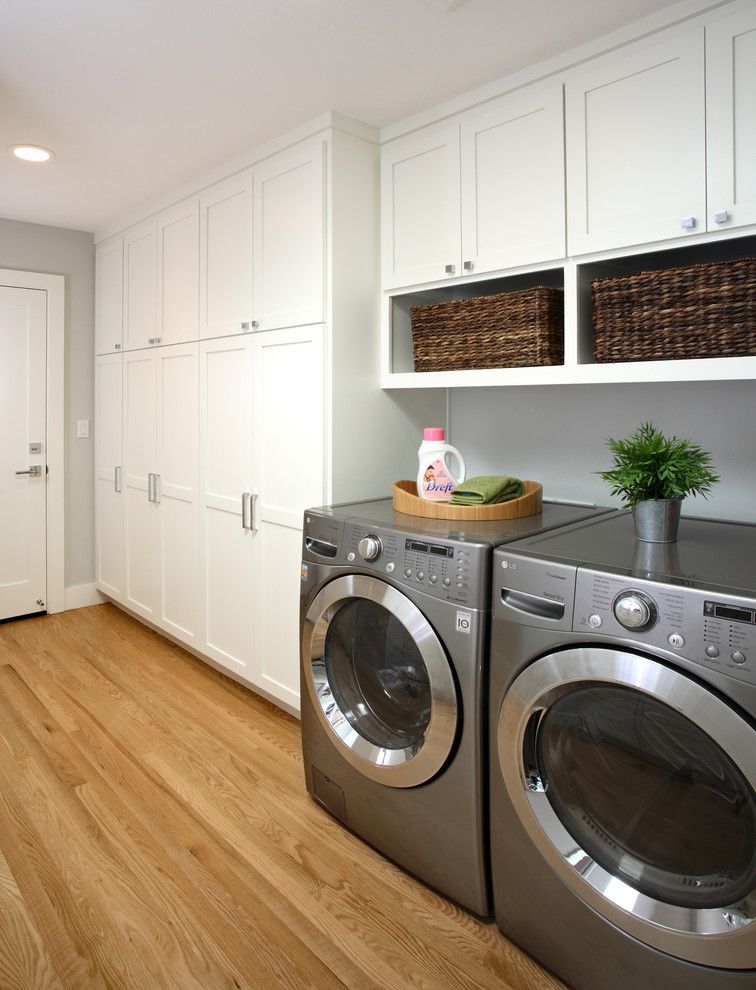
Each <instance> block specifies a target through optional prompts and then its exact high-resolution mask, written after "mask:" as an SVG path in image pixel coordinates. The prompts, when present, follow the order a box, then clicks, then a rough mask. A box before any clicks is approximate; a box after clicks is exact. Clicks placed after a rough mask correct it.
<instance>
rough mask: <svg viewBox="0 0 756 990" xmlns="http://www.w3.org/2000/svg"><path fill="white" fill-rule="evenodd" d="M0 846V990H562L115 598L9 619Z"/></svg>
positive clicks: (269, 726)
mask: <svg viewBox="0 0 756 990" xmlns="http://www.w3.org/2000/svg"><path fill="white" fill-rule="evenodd" d="M0 852H2V858H0V911H2V914H3V918H5V916H6V914H7V916H8V917H9V918H11V917H12V918H13V919H14V920H13V923H12V925H10V926H9V927H8V928H7V930H6V934H5V937H4V938H3V936H2V935H0V986H2V988H3V990H5V986H6V982H7V984H8V987H9V988H13V990H16V988H17V987H18V990H22V988H23V990H25V988H26V987H27V986H35V987H36V985H35V984H34V982H33V980H34V979H37V982H38V984H39V987H40V990H43V988H44V990H46V988H47V986H48V985H49V987H50V988H51V990H53V988H54V990H58V988H63V990H69V988H74V987H75V988H76V990H80V988H81V990H89V988H94V987H98V988H99V987H106V986H107V987H108V988H111V987H113V988H123V990H127V988H128V990H131V988H135V990H136V988H138V990H151V988H152V987H155V988H165V990H191V988H194V987H197V988H199V987H202V990H216V988H218V990H220V988H224V990H225V988H228V990H241V988H243V990H247V988H250V990H252V988H254V990H268V988H270V990H273V988H278V987H281V988H287V990H306V988H314V990H321V988H322V990H342V988H348V990H445V988H449V990H451V988H454V990H473V988H474V990H493V988H496V990H507V988H509V990H558V988H559V987H560V984H559V983H558V982H557V981H556V980H554V979H553V978H552V977H550V976H549V975H548V974H547V973H545V972H544V971H543V970H542V969H541V968H540V967H538V966H537V964H536V963H534V962H533V961H532V960H530V959H528V958H527V957H526V956H525V955H524V954H523V953H521V952H520V951H519V950H518V949H517V948H516V947H515V946H513V945H511V944H510V943H509V942H507V940H506V939H504V938H503V937H502V936H501V934H500V933H499V932H498V931H497V930H496V928H495V926H494V925H493V924H492V923H490V922H483V921H481V920H480V919H478V918H475V917H473V916H471V915H469V914H467V913H466V912H465V911H464V910H462V909H461V908H460V907H458V906H457V905H454V904H451V903H450V902H448V901H446V900H445V899H444V898H443V897H441V896H440V895H439V894H437V893H435V892H434V891H431V890H429V889H428V888H426V887H424V886H423V885H422V884H420V883H419V882H418V881H416V880H414V879H413V878H412V877H410V876H409V875H408V874H406V873H404V872H403V871H401V870H399V869H398V868H397V867H395V866H394V865H393V864H391V863H390V862H388V861H387V860H386V859H384V858H383V857H381V856H380V855H379V854H378V853H376V852H375V851H373V850H371V849H369V848H368V847H366V846H365V845H364V844H363V843H361V842H360V841H359V839H357V838H356V837H355V836H353V835H351V834H350V833H348V832H347V831H345V830H344V829H343V828H342V827H341V826H340V825H339V824H338V823H337V822H336V821H335V820H334V819H332V818H331V817H330V816H328V815H327V814H326V813H325V812H324V811H323V810H322V809H321V808H319V806H317V805H316V804H315V803H314V802H312V801H311V800H310V799H309V797H308V795H307V793H306V791H305V788H304V781H303V773H302V760H301V748H300V739H299V724H298V722H297V721H296V720H295V719H293V718H291V717H290V716H288V715H286V714H284V713H282V712H280V711H279V710H278V709H276V708H275V707H274V706H273V705H271V704H270V703H268V702H266V701H264V700H262V699H260V698H257V697H256V696H255V695H253V694H252V693H250V692H248V691H246V689H244V688H243V687H241V686H240V685H238V684H236V683H235V682H233V681H232V680H230V679H228V678H226V677H224V676H223V675H222V674H219V673H218V672H217V671H214V670H212V669H211V668H209V667H207V666H206V665H204V664H202V663H201V662H200V661H198V660H196V659H195V658H193V657H191V656H189V655H188V654H187V653H185V652H184V651H183V650H181V649H180V648H179V647H177V646H175V645H173V644H171V643H169V642H167V641H166V640H164V639H162V638H161V637H159V636H157V635H156V634H154V633H153V632H152V631H151V630H149V629H147V628H146V627H144V626H142V625H141V624H140V623H137V622H135V621H134V620H132V619H131V618H130V617H129V616H127V615H125V614H124V613H122V612H120V611H119V610H118V609H116V608H114V607H113V606H110V605H103V606H96V607H93V608H89V609H80V610H78V611H76V612H69V613H64V614H61V615H55V616H45V617H40V618H35V619H31V620H26V621H24V622H13V623H7V624H5V625H2V626H0ZM9 933H10V934H9ZM4 966H5V969H4V968H3V967H4ZM35 966H36V967H37V968H36V969H34V967H35ZM6 972H8V973H10V974H12V979H15V981H16V982H15V983H13V982H10V980H11V977H10V976H9V977H8V978H7V980H6V978H5V977H4V975H3V974H4V973H6ZM35 973H36V974H37V975H36V976H35V975H34V974H35ZM29 974H32V975H31V976H30V975H29ZM4 980H5V982H4ZM30 980H31V981H32V982H30ZM45 980H47V982H44V981H45Z"/></svg>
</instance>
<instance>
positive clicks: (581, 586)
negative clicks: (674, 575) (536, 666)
mask: <svg viewBox="0 0 756 990" xmlns="http://www.w3.org/2000/svg"><path fill="white" fill-rule="evenodd" d="M572 628H573V631H574V632H586V633H589V632H590V633H596V632H601V633H602V634H604V635H607V636H617V637H625V638H628V633H629V634H630V636H631V638H632V639H633V640H635V641H637V642H638V643H639V644H644V643H646V644H648V645H649V646H655V647H659V648H661V649H664V650H668V651H669V650H671V651H673V652H674V653H678V654H679V655H680V656H683V657H685V658H686V659H687V660H692V661H694V662H695V663H700V664H702V665H703V666H705V667H708V668H710V669H711V670H718V671H720V672H721V673H723V674H728V675H729V676H730V677H737V678H738V679H739V680H743V681H747V682H749V683H752V684H756V600H754V599H745V598H739V597H737V596H728V595H726V594H721V595H720V594H713V593H712V592H711V591H705V590H702V589H700V588H690V587H685V586H683V585H675V584H663V583H660V582H657V581H647V580H643V579H638V578H634V577H632V576H630V575H617V574H614V573H609V572H605V571H601V570H594V569H592V568H587V567H585V568H583V567H581V568H579V569H578V575H577V582H576V588H575V610H574V614H573V622H572Z"/></svg>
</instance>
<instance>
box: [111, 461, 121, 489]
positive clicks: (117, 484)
mask: <svg viewBox="0 0 756 990" xmlns="http://www.w3.org/2000/svg"><path fill="white" fill-rule="evenodd" d="M113 487H114V488H115V490H116V491H117V492H120V491H123V486H122V483H121V468H120V466H116V467H114V468H113Z"/></svg>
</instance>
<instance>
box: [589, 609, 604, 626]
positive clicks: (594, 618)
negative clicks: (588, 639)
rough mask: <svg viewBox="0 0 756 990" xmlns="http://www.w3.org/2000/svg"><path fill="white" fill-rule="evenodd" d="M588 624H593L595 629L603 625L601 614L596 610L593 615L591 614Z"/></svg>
mask: <svg viewBox="0 0 756 990" xmlns="http://www.w3.org/2000/svg"><path fill="white" fill-rule="evenodd" d="M588 624H589V625H591V626H593V628H594V629H598V628H599V627H600V626H601V616H600V615H597V614H596V613H595V612H594V613H593V615H589V616H588Z"/></svg>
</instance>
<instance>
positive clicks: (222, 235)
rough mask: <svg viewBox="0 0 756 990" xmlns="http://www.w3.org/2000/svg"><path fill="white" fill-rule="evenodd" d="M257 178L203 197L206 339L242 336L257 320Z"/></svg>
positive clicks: (245, 175) (230, 182)
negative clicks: (254, 263)
mask: <svg viewBox="0 0 756 990" xmlns="http://www.w3.org/2000/svg"><path fill="white" fill-rule="evenodd" d="M252 278H253V275H252V172H251V171H250V170H248V171H246V172H242V173H241V174H240V175H236V176H234V177H233V178H232V179H227V180H226V181H225V182H219V183H217V184H216V185H214V186H211V187H210V188H209V189H206V190H205V192H203V193H202V195H201V196H200V321H199V332H200V337H226V336H228V335H230V334H235V333H242V332H243V331H244V330H246V329H248V326H245V324H247V325H248V324H249V322H250V321H251V320H252V318H253V316H252Z"/></svg>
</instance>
